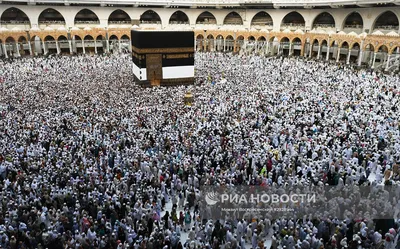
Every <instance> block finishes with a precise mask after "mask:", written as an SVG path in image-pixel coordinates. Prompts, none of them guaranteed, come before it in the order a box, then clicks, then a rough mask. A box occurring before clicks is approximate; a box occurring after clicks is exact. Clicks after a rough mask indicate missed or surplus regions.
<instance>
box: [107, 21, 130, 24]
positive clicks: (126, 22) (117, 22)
mask: <svg viewBox="0 0 400 249" xmlns="http://www.w3.org/2000/svg"><path fill="white" fill-rule="evenodd" d="M108 24H131V22H130V21H109V22H108Z"/></svg>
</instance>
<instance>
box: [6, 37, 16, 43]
mask: <svg viewBox="0 0 400 249" xmlns="http://www.w3.org/2000/svg"><path fill="white" fill-rule="evenodd" d="M6 43H15V38H14V37H12V36H9V37H7V39H6Z"/></svg>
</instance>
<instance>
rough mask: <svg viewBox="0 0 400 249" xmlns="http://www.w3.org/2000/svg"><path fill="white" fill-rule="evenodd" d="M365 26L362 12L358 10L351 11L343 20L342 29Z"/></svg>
mask: <svg viewBox="0 0 400 249" xmlns="http://www.w3.org/2000/svg"><path fill="white" fill-rule="evenodd" d="M363 27H364V19H363V17H362V16H361V14H360V13H359V12H357V11H353V12H350V13H349V14H348V15H347V16H346V17H345V18H344V21H343V24H342V29H345V28H357V29H362V28H363Z"/></svg>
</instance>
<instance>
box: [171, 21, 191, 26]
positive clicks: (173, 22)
mask: <svg viewBox="0 0 400 249" xmlns="http://www.w3.org/2000/svg"><path fill="white" fill-rule="evenodd" d="M169 24H177V25H178V24H181V25H182V24H184V25H187V24H189V22H182V21H170V22H169Z"/></svg>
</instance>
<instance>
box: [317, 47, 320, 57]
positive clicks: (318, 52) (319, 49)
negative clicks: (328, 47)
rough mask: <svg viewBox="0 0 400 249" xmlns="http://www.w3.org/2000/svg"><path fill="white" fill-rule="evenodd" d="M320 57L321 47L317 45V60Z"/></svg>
mask: <svg viewBox="0 0 400 249" xmlns="http://www.w3.org/2000/svg"><path fill="white" fill-rule="evenodd" d="M320 56H321V45H318V55H317V59H318V60H319V57H320Z"/></svg>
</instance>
